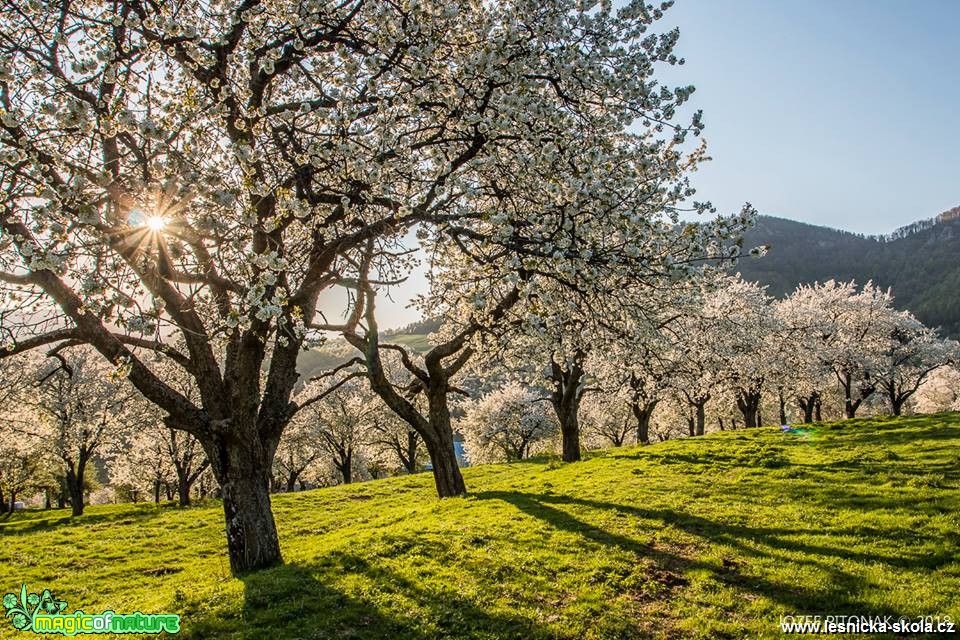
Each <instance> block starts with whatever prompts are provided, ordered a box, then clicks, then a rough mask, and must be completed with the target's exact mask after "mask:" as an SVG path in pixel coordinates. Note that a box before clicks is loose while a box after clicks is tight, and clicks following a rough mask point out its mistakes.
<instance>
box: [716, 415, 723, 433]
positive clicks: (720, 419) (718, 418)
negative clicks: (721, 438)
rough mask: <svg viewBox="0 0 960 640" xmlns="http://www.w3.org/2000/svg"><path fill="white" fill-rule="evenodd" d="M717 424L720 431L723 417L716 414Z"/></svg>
mask: <svg viewBox="0 0 960 640" xmlns="http://www.w3.org/2000/svg"><path fill="white" fill-rule="evenodd" d="M717 425H718V426H719V427H720V431H723V430H724V429H723V418H721V417H720V416H717Z"/></svg>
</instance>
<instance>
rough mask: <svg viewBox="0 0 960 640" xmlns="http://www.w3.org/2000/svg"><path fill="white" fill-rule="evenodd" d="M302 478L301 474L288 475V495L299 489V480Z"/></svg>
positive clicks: (291, 473) (293, 472)
mask: <svg viewBox="0 0 960 640" xmlns="http://www.w3.org/2000/svg"><path fill="white" fill-rule="evenodd" d="M299 476H300V474H299V473H296V472H295V471H291V472H290V473H289V474H287V493H293V492H294V490H295V489H296V488H297V478H298V477H299Z"/></svg>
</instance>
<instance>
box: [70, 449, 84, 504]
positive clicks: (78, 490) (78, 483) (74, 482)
mask: <svg viewBox="0 0 960 640" xmlns="http://www.w3.org/2000/svg"><path fill="white" fill-rule="evenodd" d="M86 465H87V461H86V459H85V458H84V456H83V455H81V456H80V459H79V460H78V461H77V466H76V468H74V466H73V464H72V463H71V464H68V465H67V473H66V481H67V493H68V494H69V496H70V511H71V515H75V516H81V515H83V475H84V470H85V469H86Z"/></svg>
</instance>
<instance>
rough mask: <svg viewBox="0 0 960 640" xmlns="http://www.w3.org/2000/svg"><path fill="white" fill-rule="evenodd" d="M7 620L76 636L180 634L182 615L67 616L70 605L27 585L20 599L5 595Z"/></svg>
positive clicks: (22, 627)
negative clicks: (33, 590)
mask: <svg viewBox="0 0 960 640" xmlns="http://www.w3.org/2000/svg"><path fill="white" fill-rule="evenodd" d="M3 608H4V609H6V612H7V613H6V617H7V618H12V620H11V622H12V623H13V626H14V628H16V629H19V630H20V631H32V632H33V633H50V634H61V635H65V636H75V635H78V634H81V633H161V632H163V631H166V632H167V633H178V632H179V631H180V616H179V615H176V614H171V613H140V612H139V611H137V612H134V613H114V612H113V611H104V612H103V613H84V612H83V611H76V612H74V613H69V614H68V613H64V611H65V610H66V608H67V603H66V602H65V601H63V600H58V599H57V597H56V596H55V595H53V594H52V593H50V590H49V589H44V590H43V593H39V594H37V593H28V592H27V585H25V584H24V585H21V586H20V594H19V596H18V595H17V594H15V593H8V594H6V595H5V596H3Z"/></svg>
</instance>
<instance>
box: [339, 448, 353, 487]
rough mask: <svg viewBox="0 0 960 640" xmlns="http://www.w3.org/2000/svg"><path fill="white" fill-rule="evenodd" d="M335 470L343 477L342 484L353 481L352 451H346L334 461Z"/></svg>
mask: <svg viewBox="0 0 960 640" xmlns="http://www.w3.org/2000/svg"><path fill="white" fill-rule="evenodd" d="M336 467H337V470H338V471H339V472H340V476H341V477H342V478H343V484H350V483H351V482H353V452H352V451H346V452H344V455H343V456H342V457H341V458H340V460H338V461H337V463H336Z"/></svg>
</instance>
